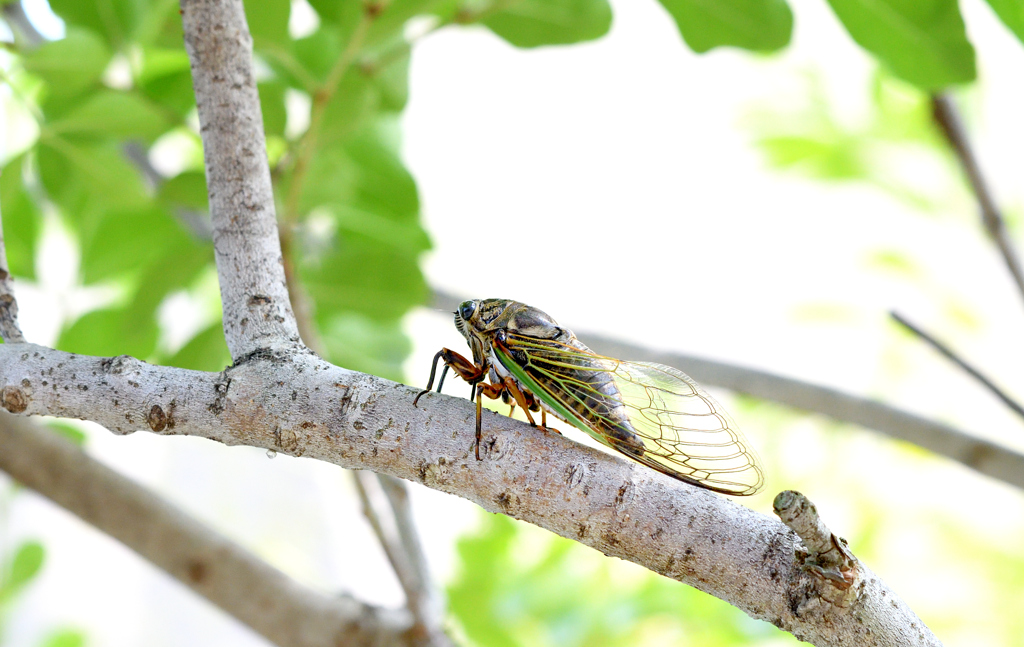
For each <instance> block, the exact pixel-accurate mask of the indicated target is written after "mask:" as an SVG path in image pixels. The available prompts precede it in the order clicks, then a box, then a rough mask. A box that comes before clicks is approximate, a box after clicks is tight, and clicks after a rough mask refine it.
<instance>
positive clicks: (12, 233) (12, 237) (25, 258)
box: [0, 155, 43, 279]
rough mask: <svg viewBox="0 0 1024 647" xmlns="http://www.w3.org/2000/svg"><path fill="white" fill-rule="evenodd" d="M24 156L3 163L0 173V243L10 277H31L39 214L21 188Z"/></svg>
mask: <svg viewBox="0 0 1024 647" xmlns="http://www.w3.org/2000/svg"><path fill="white" fill-rule="evenodd" d="M26 165H27V157H26V155H20V156H18V157H16V158H15V159H13V160H11V161H10V162H8V163H7V166H5V167H4V169H3V173H2V174H0V215H2V216H3V231H4V234H5V235H4V244H5V247H6V250H7V263H8V268H9V269H10V271H11V273H12V274H15V275H17V276H24V277H26V278H30V279H31V278H35V257H36V246H37V245H38V243H39V236H40V231H41V227H42V222H43V214H42V211H41V210H40V209H39V206H38V205H37V204H36V202H35V200H34V199H33V198H32V196H31V195H30V194H29V192H28V191H27V190H26V187H25V181H26V178H25V170H26V169H25V167H26Z"/></svg>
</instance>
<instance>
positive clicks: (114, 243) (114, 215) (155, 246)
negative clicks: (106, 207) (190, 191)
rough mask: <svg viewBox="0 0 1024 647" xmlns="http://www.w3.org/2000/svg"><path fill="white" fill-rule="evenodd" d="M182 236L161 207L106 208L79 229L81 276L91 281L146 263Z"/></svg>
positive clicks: (183, 235) (178, 242) (172, 219)
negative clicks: (138, 208)
mask: <svg viewBox="0 0 1024 647" xmlns="http://www.w3.org/2000/svg"><path fill="white" fill-rule="evenodd" d="M186 239H187V234H186V233H185V232H184V230H183V229H182V228H181V225H179V224H178V223H177V222H176V221H175V220H174V218H173V217H171V215H170V214H168V213H167V212H166V211H164V210H163V209H160V208H157V207H150V208H148V209H140V210H133V211H118V212H107V213H105V214H104V215H103V217H102V218H99V219H98V220H96V221H94V222H93V223H92V226H91V227H89V228H88V229H87V230H85V231H83V232H82V264H81V272H82V280H83V281H84V282H85V283H95V282H97V281H102V280H104V279H108V278H111V277H113V276H116V275H117V274H121V273H123V272H126V271H131V270H134V269H136V268H140V267H143V266H146V265H148V264H149V263H151V262H152V261H154V260H156V259H157V258H160V257H162V256H164V254H165V250H166V249H167V248H169V247H175V246H177V245H180V244H183V243H184V241H185V240H186Z"/></svg>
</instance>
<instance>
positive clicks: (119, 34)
mask: <svg viewBox="0 0 1024 647" xmlns="http://www.w3.org/2000/svg"><path fill="white" fill-rule="evenodd" d="M148 4H149V2H148V0H91V1H89V0H50V8H51V9H52V10H53V12H54V13H55V14H57V15H58V16H60V18H61V19H62V20H63V21H64V22H65V24H67V26H68V27H84V28H86V29H91V30H92V31H94V32H96V33H99V34H102V35H103V36H104V37H105V38H106V39H107V42H109V43H110V44H111V45H112V46H113V47H114V49H119V48H120V47H122V46H124V45H125V44H127V43H128V42H129V41H130V40H131V37H132V34H133V33H134V31H135V28H136V26H137V25H138V24H139V22H140V20H141V18H142V16H143V14H144V13H145V12H146V10H147V5H148Z"/></svg>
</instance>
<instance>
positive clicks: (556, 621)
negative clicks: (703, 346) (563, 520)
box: [448, 513, 799, 647]
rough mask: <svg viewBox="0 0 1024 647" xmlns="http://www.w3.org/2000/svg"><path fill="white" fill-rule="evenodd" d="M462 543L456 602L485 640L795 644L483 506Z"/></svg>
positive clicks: (612, 646)
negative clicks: (473, 529)
mask: <svg viewBox="0 0 1024 647" xmlns="http://www.w3.org/2000/svg"><path fill="white" fill-rule="evenodd" d="M481 517H482V520H481V521H482V523H481V527H480V529H479V530H478V531H477V532H475V533H474V534H471V535H469V536H466V537H465V538H463V539H462V540H461V541H460V542H459V546H458V554H459V563H460V572H459V573H458V575H457V576H456V579H455V580H454V581H453V582H452V584H451V585H450V586H449V587H448V596H449V605H450V607H451V612H452V614H453V615H454V616H455V617H456V619H457V620H458V622H459V624H460V625H461V628H462V630H463V631H465V633H466V635H467V636H468V637H469V638H470V640H471V642H472V643H473V644H478V645H487V646H488V647H521V646H522V647H525V646H529V647H644V646H646V645H650V646H651V647H655V646H663V645H704V646H707V647H729V646H731V645H736V646H739V645H752V644H767V642H771V644H773V645H790V644H792V645H795V644H798V643H799V641H797V640H796V639H795V638H792V637H791V636H788V635H787V634H784V633H783V632H780V631H779V630H778V629H776V628H775V627H774V626H772V625H770V624H768V623H766V622H760V621H757V620H753V619H751V618H749V617H748V616H747V615H745V614H744V613H743V612H742V611H740V610H738V609H736V608H735V607H733V606H730V605H729V604H727V603H725V602H722V601H721V600H718V599H717V598H714V597H712V596H710V595H708V594H706V593H702V592H701V591H698V590H697V589H694V588H691V587H688V586H683V585H681V584H679V583H678V582H675V581H673V580H669V579H667V578H664V577H661V576H658V575H654V574H652V573H650V572H649V571H647V570H646V569H643V568H641V567H639V566H636V565H634V564H630V563H628V562H623V561H620V560H613V559H608V558H606V557H604V556H603V555H601V554H600V553H598V552H597V551H595V550H593V549H591V548H587V547H585V546H582V545H580V544H578V543H576V542H574V541H570V540H568V539H563V538H561V537H557V536H555V535H552V534H551V533H549V532H547V531H544V530H540V529H538V528H535V527H533V526H530V525H528V524H526V523H523V522H519V521H514V520H512V519H509V518H508V517H505V516H502V515H495V514H486V513H482V514H481Z"/></svg>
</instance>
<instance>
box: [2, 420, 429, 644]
mask: <svg viewBox="0 0 1024 647" xmlns="http://www.w3.org/2000/svg"><path fill="white" fill-rule="evenodd" d="M0 470H3V471H5V472H7V473H8V474H10V476H11V477H12V478H14V479H15V480H16V481H18V482H20V483H22V484H24V485H26V486H28V487H30V488H32V489H33V490H36V491H37V492H39V493H40V494H42V495H43V496H45V497H47V498H49V499H51V500H52V501H53V502H54V503H56V504H58V505H60V506H61V507H63V508H65V509H67V510H68V511H69V512H71V513H72V514H75V515H77V516H79V517H81V518H82V519H83V520H84V521H86V522H88V523H90V524H92V525H93V526H95V527H96V528H98V529H99V530H101V531H103V532H105V533H107V534H108V535H110V536H112V537H114V538H115V539H117V540H118V541H120V542H122V543H123V544H125V545H126V546H128V547H129V548H131V549H132V550H134V551H135V552H137V553H139V554H140V555H141V556H142V557H144V558H146V559H147V560H149V561H150V562H151V563H152V564H154V565H155V566H157V567H158V568H160V569H162V570H163V571H165V572H166V573H167V574H168V575H170V576H171V577H174V578H175V579H177V580H178V581H179V582H181V583H182V584H184V585H185V586H188V587H189V588H191V589H192V590H193V591H195V592H196V593H197V594H199V595H201V596H203V597H205V598H206V599H208V600H209V601H210V602H212V603H213V604H216V605H217V606H218V607H220V608H221V609H223V610H224V611H226V612H227V613H229V614H231V615H232V616H234V617H235V618H237V619H238V620H239V621H241V622H243V623H244V624H246V625H248V626H249V627H251V628H252V629H253V630H255V631H256V632H258V633H259V634H260V635H262V636H264V637H265V638H267V639H268V640H270V641H271V642H273V643H275V644H277V645H280V646H282V647H339V646H352V647H355V646H357V645H358V646H363V645H365V646H366V647H371V646H372V647H379V646H382V645H389V646H394V647H399V646H402V647H412V646H413V645H420V644H422V643H421V641H418V640H417V639H415V637H414V636H413V633H412V631H411V630H412V629H413V623H412V618H411V616H410V615H409V614H408V613H405V612H403V611H397V610H396V611H391V610H385V609H380V608H377V607H373V606H371V605H368V604H364V603H362V602H359V601H357V600H355V599H353V598H351V597H347V596H346V597H329V596H326V595H323V594H321V593H318V592H316V591H313V590H311V589H308V588H306V587H305V586H303V585H301V584H299V583H297V582H295V581H294V580H292V579H291V578H289V577H288V576H287V575H285V574H284V573H282V572H280V571H278V570H277V569H275V568H274V567H272V566H270V565H269V564H267V563H266V562H264V561H262V560H261V559H259V558H258V557H256V556H255V555H253V554H251V553H249V552H248V551H247V550H245V549H244V548H242V547H241V546H239V545H237V544H235V543H234V542H232V541H230V540H228V539H226V538H224V537H222V536H220V535H218V534H217V533H215V532H213V531H212V530H211V529H209V528H208V527H206V526H204V525H203V524H201V523H199V522H198V521H196V520H195V519H193V518H191V517H189V516H188V515H186V514H185V513H184V512H182V511H181V510H178V509H177V508H174V507H173V506H171V505H169V504H168V503H166V502H165V501H164V500H163V499H161V498H160V497H158V496H157V495H156V494H154V493H152V492H150V491H149V490H147V489H146V488H144V487H142V486H140V485H138V484H137V483H135V482H133V481H131V480H129V479H127V478H125V477H123V476H121V475H120V474H118V473H117V472H115V471H113V470H111V469H110V468H109V467H106V466H105V465H103V464H102V463H100V462H98V461H96V460H94V459H92V458H90V457H89V456H88V455H87V454H85V453H84V452H83V451H82V450H81V449H80V448H79V447H77V446H76V445H74V444H72V443H70V442H68V441H66V440H64V439H63V438H61V437H60V436H58V435H56V434H53V433H51V432H49V431H48V430H46V429H44V428H42V427H41V426H40V425H38V424H37V423H34V422H32V421H29V420H28V419H26V418H22V417H19V416H12V415H10V414H8V413H6V412H0Z"/></svg>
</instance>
